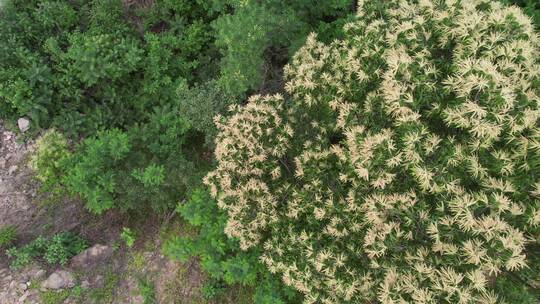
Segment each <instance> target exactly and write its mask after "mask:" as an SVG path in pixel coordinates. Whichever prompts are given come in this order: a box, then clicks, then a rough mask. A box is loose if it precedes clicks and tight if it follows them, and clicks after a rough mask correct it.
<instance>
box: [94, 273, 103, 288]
mask: <svg viewBox="0 0 540 304" xmlns="http://www.w3.org/2000/svg"><path fill="white" fill-rule="evenodd" d="M104 286H105V278H104V277H103V276H102V275H100V274H98V275H97V276H96V277H95V278H94V284H93V287H94V288H103V287H104Z"/></svg>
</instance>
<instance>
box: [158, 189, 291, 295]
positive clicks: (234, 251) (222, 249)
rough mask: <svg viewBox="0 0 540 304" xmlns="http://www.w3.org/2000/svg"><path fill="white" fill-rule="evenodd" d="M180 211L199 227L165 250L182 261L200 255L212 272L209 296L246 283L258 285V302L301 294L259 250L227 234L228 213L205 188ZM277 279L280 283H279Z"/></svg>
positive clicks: (195, 193)
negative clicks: (266, 264) (279, 278)
mask: <svg viewBox="0 0 540 304" xmlns="http://www.w3.org/2000/svg"><path fill="white" fill-rule="evenodd" d="M178 212H179V213H180V214H181V215H182V217H183V218H184V219H185V220H187V221H188V222H189V223H190V224H191V225H193V226H195V227H198V229H199V232H198V235H196V236H194V237H176V238H174V239H173V240H171V241H169V242H168V243H166V245H165V249H164V250H165V253H166V254H167V255H168V256H170V257H172V258H175V259H178V260H180V261H186V260H188V259H189V258H191V257H195V256H197V257H199V258H200V260H201V266H202V268H203V269H204V270H205V271H206V272H207V273H208V275H209V276H210V280H209V281H208V282H207V284H206V285H205V287H204V288H203V292H204V293H205V295H206V296H207V297H211V296H217V295H219V294H220V293H221V292H222V291H223V288H224V286H226V285H233V284H243V285H247V286H253V287H255V289H256V294H255V297H256V298H254V300H255V303H257V304H259V303H289V301H290V302H291V303H294V300H295V299H296V300H297V299H298V295H297V294H296V293H295V292H293V291H292V290H291V289H288V288H283V287H282V286H281V285H280V284H279V283H278V281H275V278H274V277H273V276H272V275H271V274H270V273H269V272H268V271H267V270H266V269H265V268H264V266H263V265H262V264H260V262H259V261H258V256H259V253H258V252H257V251H254V250H251V251H242V250H240V249H239V247H238V242H237V241H236V240H234V239H230V238H228V237H227V236H226V235H225V234H224V232H223V231H224V229H225V224H226V219H227V218H226V215H225V214H224V213H223V212H222V211H220V210H219V209H218V207H217V205H216V202H215V200H213V199H212V198H211V197H210V195H209V194H208V193H207V192H206V191H204V190H201V189H197V190H195V191H194V192H193V193H192V196H191V198H190V199H189V200H188V201H187V202H186V203H183V204H181V205H179V207H178ZM276 283H277V284H276Z"/></svg>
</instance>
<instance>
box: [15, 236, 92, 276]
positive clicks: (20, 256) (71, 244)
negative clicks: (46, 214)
mask: <svg viewBox="0 0 540 304" xmlns="http://www.w3.org/2000/svg"><path fill="white" fill-rule="evenodd" d="M87 247H88V244H87V242H86V241H85V240H84V239H82V238H81V237H79V236H78V235H76V234H73V233H71V232H64V233H58V234H55V235H53V236H52V237H51V238H45V237H42V236H39V237H37V238H36V239H34V240H33V241H32V242H30V243H29V244H27V245H24V246H23V247H21V248H15V247H13V248H11V249H9V250H8V251H7V255H8V256H9V257H10V258H12V259H13V261H12V262H11V267H13V268H15V269H19V268H22V267H24V266H26V265H27V264H29V263H30V262H31V261H32V260H34V259H36V258H43V259H44V260H45V262H47V263H48V264H50V265H55V264H60V265H65V264H66V263H67V262H68V261H69V259H70V258H72V257H74V256H75V255H77V254H79V253H80V252H81V251H83V250H84V249H86V248H87Z"/></svg>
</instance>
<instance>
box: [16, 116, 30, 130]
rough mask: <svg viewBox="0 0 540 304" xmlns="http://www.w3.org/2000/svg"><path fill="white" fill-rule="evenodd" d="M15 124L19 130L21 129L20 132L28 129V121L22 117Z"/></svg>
mask: <svg viewBox="0 0 540 304" xmlns="http://www.w3.org/2000/svg"><path fill="white" fill-rule="evenodd" d="M17 125H18V126H19V130H21V132H26V131H27V130H28V129H30V121H29V120H28V119H26V118H24V117H22V118H19V119H18V120H17Z"/></svg>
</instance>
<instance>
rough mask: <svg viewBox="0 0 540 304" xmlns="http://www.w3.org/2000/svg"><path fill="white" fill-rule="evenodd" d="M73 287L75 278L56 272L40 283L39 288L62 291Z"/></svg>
mask: <svg viewBox="0 0 540 304" xmlns="http://www.w3.org/2000/svg"><path fill="white" fill-rule="evenodd" d="M74 286H75V278H74V277H73V275H72V274H71V273H70V272H68V271H64V270H58V271H56V272H54V273H53V274H51V275H50V276H49V277H48V278H47V280H45V281H43V283H41V287H43V288H47V289H63V288H72V287H74Z"/></svg>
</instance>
